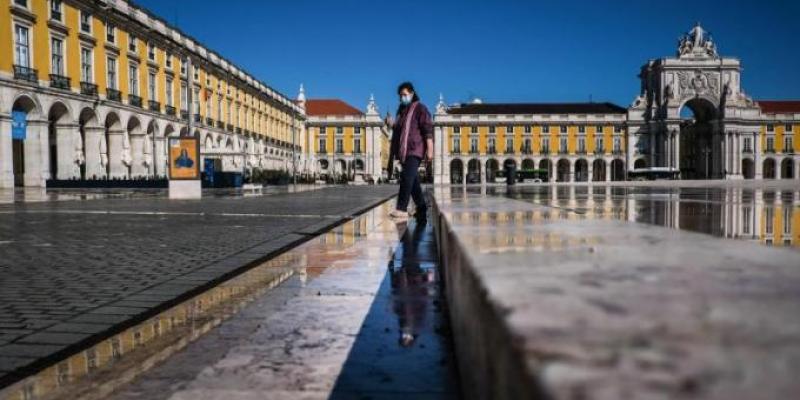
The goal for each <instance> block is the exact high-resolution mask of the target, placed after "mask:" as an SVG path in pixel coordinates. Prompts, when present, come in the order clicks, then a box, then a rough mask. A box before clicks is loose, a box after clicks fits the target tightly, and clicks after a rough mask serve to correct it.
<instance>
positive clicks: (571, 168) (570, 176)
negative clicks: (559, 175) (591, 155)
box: [567, 159, 575, 182]
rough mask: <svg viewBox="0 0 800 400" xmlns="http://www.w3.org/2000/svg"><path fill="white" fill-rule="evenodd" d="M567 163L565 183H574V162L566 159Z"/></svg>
mask: <svg viewBox="0 0 800 400" xmlns="http://www.w3.org/2000/svg"><path fill="white" fill-rule="evenodd" d="M567 161H569V173H568V174H567V182H575V162H574V161H572V160H570V159H567Z"/></svg>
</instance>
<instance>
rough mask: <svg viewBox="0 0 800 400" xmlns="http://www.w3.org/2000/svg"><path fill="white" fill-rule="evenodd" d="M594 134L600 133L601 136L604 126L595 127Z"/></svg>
mask: <svg viewBox="0 0 800 400" xmlns="http://www.w3.org/2000/svg"><path fill="white" fill-rule="evenodd" d="M594 132H595V133H599V134H603V126H602V125H597V126H595V127H594Z"/></svg>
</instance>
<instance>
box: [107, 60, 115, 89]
mask: <svg viewBox="0 0 800 400" xmlns="http://www.w3.org/2000/svg"><path fill="white" fill-rule="evenodd" d="M106 74H107V75H108V76H107V80H108V88H109V89H114V90H116V89H117V59H116V58H114V57H108V58H107V59H106Z"/></svg>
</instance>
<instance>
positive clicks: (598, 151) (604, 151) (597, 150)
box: [594, 147, 606, 154]
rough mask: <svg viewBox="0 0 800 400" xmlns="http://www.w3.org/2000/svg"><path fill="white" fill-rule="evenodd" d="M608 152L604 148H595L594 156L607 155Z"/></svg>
mask: <svg viewBox="0 0 800 400" xmlns="http://www.w3.org/2000/svg"><path fill="white" fill-rule="evenodd" d="M605 153H606V150H605V149H604V148H602V147H595V149H594V154H605Z"/></svg>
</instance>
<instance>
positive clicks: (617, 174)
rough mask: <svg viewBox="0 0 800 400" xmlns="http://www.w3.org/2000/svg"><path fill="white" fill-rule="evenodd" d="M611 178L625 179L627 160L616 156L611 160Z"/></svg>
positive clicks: (613, 179) (615, 179)
mask: <svg viewBox="0 0 800 400" xmlns="http://www.w3.org/2000/svg"><path fill="white" fill-rule="evenodd" d="M611 180H612V181H624V180H625V161H622V160H620V159H619V158H616V159H614V160H612V161H611Z"/></svg>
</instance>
